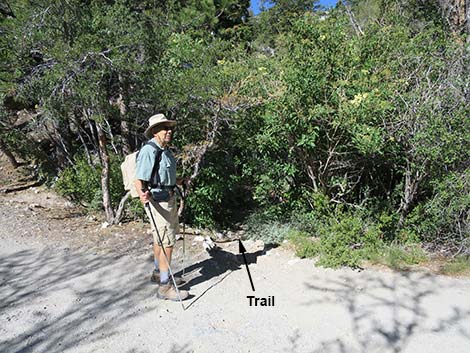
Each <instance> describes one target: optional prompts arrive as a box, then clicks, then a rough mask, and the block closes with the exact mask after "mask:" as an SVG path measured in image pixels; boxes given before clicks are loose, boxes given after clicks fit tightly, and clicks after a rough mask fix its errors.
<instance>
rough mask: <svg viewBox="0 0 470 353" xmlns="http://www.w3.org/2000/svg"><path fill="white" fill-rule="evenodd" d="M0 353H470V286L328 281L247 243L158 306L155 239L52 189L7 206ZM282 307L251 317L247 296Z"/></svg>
mask: <svg viewBox="0 0 470 353" xmlns="http://www.w3.org/2000/svg"><path fill="white" fill-rule="evenodd" d="M0 225H1V228H0V239H1V244H2V246H1V247H0V298H1V300H0V352H5V353H19V352H22V353H26V352H35V353H36V352H37V353H46V352H47V353H53V352H74V353H78V352H126V353H143V352H157V351H158V352H175V353H176V352H198V353H200V352H201V353H202V352H335V353H336V352H338V353H339V352H348V353H350V352H351V353H354V352H409V353H416V352H426V353H433V352H436V353H441V352H443V351H445V352H462V353H463V352H469V351H470V350H469V347H470V295H469V293H470V280H469V279H456V278H449V277H444V276H437V275H434V274H431V273H429V272H426V271H414V272H393V271H387V270H380V271H378V270H373V269H367V270H364V271H360V272H359V271H353V270H351V269H339V270H331V269H323V268H317V267H315V266H314V261H312V260H301V259H297V258H295V257H294V256H293V255H292V252H291V251H289V249H287V248H285V247H278V248H272V249H269V248H267V247H264V246H263V244H261V243H259V242H252V241H245V242H244V245H245V247H246V248H247V261H248V262H249V268H250V271H251V274H252V277H253V283H254V286H255V289H256V291H255V292H253V291H252V289H251V285H250V282H249V279H248V275H247V272H246V269H245V265H244V264H243V259H242V257H241V256H240V255H239V254H238V245H237V243H234V242H231V243H224V244H220V247H219V249H217V250H215V251H213V252H212V253H211V254H208V253H207V252H205V251H204V250H203V248H202V246H201V243H199V242H197V241H195V237H194V236H193V235H189V236H188V237H187V247H188V254H187V256H186V259H185V261H184V262H183V260H182V249H181V244H182V242H181V241H179V242H178V244H177V248H176V251H175V254H176V255H175V260H174V264H173V266H174V268H175V270H176V271H180V273H181V269H182V268H183V267H184V268H185V269H186V270H185V279H186V280H187V284H186V285H185V287H184V288H185V289H189V291H190V293H191V295H192V296H191V298H190V299H189V300H187V301H185V303H184V305H185V308H184V309H183V308H182V306H181V305H180V304H179V303H177V302H176V303H174V302H168V301H161V300H158V299H157V297H156V286H155V285H153V284H151V283H150V282H149V274H150V270H151V268H152V257H151V255H150V249H151V247H150V241H151V238H150V235H149V234H147V228H148V226H147V225H143V224H140V223H133V224H126V225H124V226H121V227H119V226H115V227H108V228H104V229H102V228H101V222H100V220H96V219H92V218H90V217H85V216H83V215H82V214H81V212H80V210H79V209H76V208H74V207H73V206H72V205H71V204H69V203H68V202H67V201H65V200H62V199H60V198H59V197H57V196H55V195H54V194H51V193H49V192H47V191H45V190H44V189H40V188H39V189H31V190H28V191H26V192H21V193H16V194H15V193H13V194H6V195H2V196H0ZM252 295H255V296H256V297H259V298H269V297H271V298H272V297H273V296H274V306H250V305H249V299H248V298H247V297H248V296H252Z"/></svg>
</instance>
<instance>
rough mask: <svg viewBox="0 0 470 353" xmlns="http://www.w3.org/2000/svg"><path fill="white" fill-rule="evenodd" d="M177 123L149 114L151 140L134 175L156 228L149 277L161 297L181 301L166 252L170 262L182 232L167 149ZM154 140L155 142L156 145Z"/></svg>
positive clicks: (171, 159)
mask: <svg viewBox="0 0 470 353" xmlns="http://www.w3.org/2000/svg"><path fill="white" fill-rule="evenodd" d="M175 126H176V121H175V120H169V119H167V118H166V117H165V115H163V114H157V115H153V116H152V117H150V119H149V126H148V128H147V130H145V136H146V137H147V138H149V139H150V140H149V143H147V144H146V145H144V146H143V147H142V149H141V150H140V152H139V155H138V157H137V165H136V175H135V177H136V180H135V186H136V189H137V191H138V193H139V197H140V200H141V202H142V203H143V204H144V205H145V204H146V203H149V204H150V207H148V208H147V207H145V211H146V213H147V216H148V217H149V219H150V224H152V230H153V253H154V267H155V268H154V270H153V273H152V275H151V278H150V279H151V281H152V282H155V283H159V287H158V290H157V296H158V298H160V299H168V300H173V301H177V300H178V295H177V291H176V290H175V288H174V285H173V282H172V280H171V278H170V273H169V270H168V266H169V264H168V263H167V260H166V258H165V254H164V253H163V252H165V253H166V256H167V258H168V261H169V262H170V264H171V255H172V252H173V247H174V245H175V242H176V234H177V233H178V232H179V224H178V209H177V204H176V190H177V188H176V183H177V178H176V159H175V157H174V156H173V154H172V152H171V151H170V149H169V148H168V147H169V144H170V143H171V140H172V138H173V134H174V131H175ZM151 142H153V143H154V144H153V146H152V144H151ZM155 143H156V146H155ZM155 147H158V149H160V150H161V151H160V153H157V152H159V151H158V150H157V149H156V148H155ZM157 159H159V160H157ZM156 163H159V165H158V166H157V165H156ZM154 167H158V173H157V172H155V173H154V174H153V175H155V177H154V178H153V179H155V178H157V180H158V181H157V182H155V180H151V177H152V171H153V168H154ZM182 182H183V179H181V178H178V184H181V183H182ZM150 212H152V215H153V220H154V221H155V224H156V226H157V230H158V234H157V231H156V230H155V228H154V225H153V221H152V217H151V215H150ZM158 235H160V238H161V241H162V243H163V249H162V248H161V247H160V240H159V239H158ZM175 282H176V285H177V286H179V285H181V284H183V280H182V279H181V277H175ZM179 293H180V297H181V299H182V300H183V299H185V298H187V297H188V295H189V293H188V292H187V291H183V290H180V291H179Z"/></svg>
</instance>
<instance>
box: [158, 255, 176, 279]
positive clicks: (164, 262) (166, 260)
mask: <svg viewBox="0 0 470 353" xmlns="http://www.w3.org/2000/svg"><path fill="white" fill-rule="evenodd" d="M163 250H164V251H163ZM172 254H173V247H172V246H171V247H165V248H163V249H161V250H160V258H159V259H158V260H159V266H160V283H167V282H168V281H169V276H170V273H169V270H168V265H171V255H172ZM165 255H166V256H165Z"/></svg>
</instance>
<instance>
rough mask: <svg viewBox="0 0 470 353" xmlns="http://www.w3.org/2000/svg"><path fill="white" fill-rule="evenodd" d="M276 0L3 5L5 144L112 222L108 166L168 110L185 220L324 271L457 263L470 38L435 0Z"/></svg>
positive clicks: (116, 196)
mask: <svg viewBox="0 0 470 353" xmlns="http://www.w3.org/2000/svg"><path fill="white" fill-rule="evenodd" d="M272 3H273V5H274V6H273V7H272V8H270V9H267V10H265V11H263V12H262V13H261V14H260V15H258V16H252V15H251V14H250V13H249V11H248V6H249V1H233V0H226V1H212V0H208V1H178V0H167V1H162V2H154V1H132V0H116V1H93V0H87V1H85V0H68V1H55V2H49V1H34V2H32V1H27V0H16V1H8V2H7V3H6V5H5V6H4V9H3V10H2V20H1V23H2V29H1V32H2V36H1V39H0V40H1V47H2V49H1V52H0V55H1V57H2V67H1V71H0V75H1V76H0V89H1V92H0V95H1V98H2V105H1V107H0V113H1V119H2V123H1V125H0V142H1V145H0V147H1V148H2V151H3V152H4V153H7V152H13V155H16V157H17V158H18V157H19V158H25V159H29V160H31V159H35V162H36V163H37V164H38V165H39V168H40V170H41V173H42V175H47V173H48V176H47V177H46V179H47V181H48V182H50V183H51V184H55V187H56V188H57V189H58V190H60V191H61V192H62V193H64V194H65V195H68V196H70V197H71V198H73V199H75V200H76V201H78V202H81V203H84V204H86V205H88V206H89V207H91V208H96V207H98V208H101V207H103V208H104V210H105V211H106V215H107V218H108V220H111V221H112V220H113V218H114V219H116V217H117V216H116V208H117V207H118V205H119V202H120V201H121V198H122V197H123V196H124V191H123V190H122V186H121V185H120V183H119V178H120V174H119V168H118V166H119V162H120V161H121V160H122V159H123V156H124V155H125V154H127V153H129V152H130V151H132V150H135V149H136V148H138V146H139V145H140V143H141V142H142V141H143V136H142V132H143V131H144V129H145V126H146V123H147V119H148V117H149V116H150V115H152V114H154V113H156V112H164V113H165V114H167V115H169V116H171V117H175V118H177V119H178V130H177V137H176V139H175V144H176V145H175V149H176V152H177V156H178V158H179V161H180V167H181V168H180V169H181V173H182V174H184V175H185V176H188V177H192V179H193V181H194V183H193V187H192V190H191V193H190V196H189V201H188V216H189V220H190V221H191V222H193V223H194V224H196V225H198V226H204V227H220V226H231V225H233V224H235V223H237V222H246V223H247V224H248V226H249V229H250V230H251V234H252V235H253V236H257V237H260V238H262V239H263V240H265V241H268V242H269V241H271V242H280V241H282V240H283V239H285V238H290V239H293V240H294V241H295V242H296V243H297V244H300V245H301V246H300V250H299V251H300V253H301V255H304V256H311V255H320V256H321V261H323V263H324V264H326V265H330V266H337V265H343V264H348V265H353V266H354V265H356V264H357V263H358V261H359V259H361V258H371V256H372V254H374V251H375V253H376V252H377V251H379V250H378V249H382V250H383V249H387V246H388V245H387V244H390V243H393V244H396V243H398V244H405V245H406V244H409V243H417V242H418V243H422V244H424V245H425V246H426V248H427V249H430V250H434V251H443V252H445V253H447V254H456V253H463V254H468V253H470V199H469V197H468V195H469V194H470V189H469V185H470V179H469V172H468V168H469V161H470V154H469V151H470V120H469V119H470V118H469V117H470V91H469V90H470V74H469V70H470V62H469V60H470V55H469V52H470V50H469V49H470V48H469V43H470V41H469V39H468V38H469V33H468V32H466V31H465V28H463V27H462V28H461V27H458V26H456V25H455V23H454V22H452V21H450V20H449V18H447V17H445V16H446V12H445V11H442V8H441V7H440V5H441V6H442V4H443V3H445V2H442V1H441V2H439V1H437V0H436V1H428V2H422V1H419V0H407V1H401V2H387V1H380V0H362V1H361V0H357V1H340V2H339V4H338V5H337V7H336V8H335V9H331V10H329V11H325V9H322V8H321V7H319V6H317V4H316V3H315V2H311V1H272ZM451 24H452V25H451ZM18 112H22V114H23V115H25V116H27V117H29V119H23V121H21V122H18V119H17V113H18ZM32 146H40V148H36V147H32ZM46 172H47V173H46ZM57 178H58V180H57ZM55 180H57V181H55ZM137 213H138V212H137ZM131 214H132V215H135V214H136V204H135V203H131V206H129V207H128V213H127V215H128V216H130V215H131ZM312 237H315V238H316V239H317V240H316V241H312ZM373 249H374V251H373ZM413 249H414V248H413ZM417 257H419V256H417Z"/></svg>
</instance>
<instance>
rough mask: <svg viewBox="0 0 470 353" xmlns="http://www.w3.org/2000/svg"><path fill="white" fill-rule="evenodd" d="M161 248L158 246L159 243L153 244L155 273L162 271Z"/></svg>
mask: <svg viewBox="0 0 470 353" xmlns="http://www.w3.org/2000/svg"><path fill="white" fill-rule="evenodd" d="M160 249H161V248H160V247H159V246H158V244H157V243H155V242H154V243H153V259H154V268H155V271H158V270H159V269H160V251H161V250H160Z"/></svg>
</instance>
